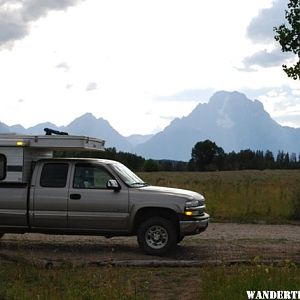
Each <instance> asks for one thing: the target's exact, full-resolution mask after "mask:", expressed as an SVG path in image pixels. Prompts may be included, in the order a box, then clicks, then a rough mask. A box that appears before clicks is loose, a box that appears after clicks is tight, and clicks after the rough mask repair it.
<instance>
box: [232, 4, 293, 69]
mask: <svg viewBox="0 0 300 300" xmlns="http://www.w3.org/2000/svg"><path fill="white" fill-rule="evenodd" d="M287 2H288V1H287V0H275V1H274V2H273V3H272V6H270V7H269V8H265V9H262V10H260V12H259V14H258V15H257V16H256V17H254V18H253V19H252V20H251V22H250V24H249V25H248V28H247V37H248V38H249V39H250V40H251V41H252V42H254V43H260V44H264V45H265V46H264V48H267V49H272V50H266V49H263V50H260V51H258V52H255V53H253V54H252V55H250V56H247V57H245V58H244V60H243V65H244V66H243V67H242V68H236V69H238V70H239V71H244V72H253V71H256V69H255V67H256V66H259V67H263V68H270V67H277V66H280V65H282V64H284V63H286V62H287V61H288V60H290V59H292V54H291V53H283V52H282V51H281V48H280V46H279V44H278V43H277V42H276V41H275V39H274V35H275V32H274V27H278V26H280V25H281V24H284V23H285V22H286V20H285V10H286V9H287Z"/></svg>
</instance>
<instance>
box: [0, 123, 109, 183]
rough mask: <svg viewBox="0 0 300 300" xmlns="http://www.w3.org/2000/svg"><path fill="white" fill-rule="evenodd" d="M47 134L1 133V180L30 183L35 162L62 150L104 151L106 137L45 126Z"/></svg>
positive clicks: (51, 156)
mask: <svg viewBox="0 0 300 300" xmlns="http://www.w3.org/2000/svg"><path fill="white" fill-rule="evenodd" d="M45 131H46V135H17V134H0V182H7V183H8V182H9V183H28V182H29V181H30V174H31V171H32V165H33V162H36V161H37V160H40V159H43V158H53V152H54V151H55V150H60V151H101V150H102V151H103V150H104V144H105V141H104V140H100V139H97V138H91V137H86V136H74V135H68V134H66V133H63V134H61V132H58V131H54V132H55V133H56V134H57V135H52V134H51V131H49V130H48V131H47V129H45Z"/></svg>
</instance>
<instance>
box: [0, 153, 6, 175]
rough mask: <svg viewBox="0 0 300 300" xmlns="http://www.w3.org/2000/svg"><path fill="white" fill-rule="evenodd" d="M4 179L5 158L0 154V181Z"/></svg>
mask: <svg viewBox="0 0 300 300" xmlns="http://www.w3.org/2000/svg"><path fill="white" fill-rule="evenodd" d="M5 177H6V156H5V155H3V154H0V180H3V179H5Z"/></svg>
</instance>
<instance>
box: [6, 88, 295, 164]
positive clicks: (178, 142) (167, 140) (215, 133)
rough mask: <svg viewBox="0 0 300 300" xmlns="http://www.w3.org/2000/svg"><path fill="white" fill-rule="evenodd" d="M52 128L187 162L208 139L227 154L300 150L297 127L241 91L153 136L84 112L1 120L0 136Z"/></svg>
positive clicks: (223, 93)
mask: <svg viewBox="0 0 300 300" xmlns="http://www.w3.org/2000/svg"><path fill="white" fill-rule="evenodd" d="M45 127H50V128H53V129H56V130H62V131H67V132H69V133H70V134H76V135H88V136H93V137H98V138H101V139H104V140H106V147H116V149H118V150H122V151H127V152H133V153H136V154H139V155H142V156H144V157H146V158H153V159H172V160H183V161H187V160H189V159H190V157H191V150H192V147H193V146H194V145H195V143H197V142H198V141H201V140H205V139H210V140H212V141H214V142H215V143H216V144H217V145H218V146H221V147H222V148H223V149H224V150H225V151H226V152H230V151H240V150H242V149H251V150H271V151H272V152H273V153H274V154H276V153H277V151H278V150H283V151H288V152H295V153H297V154H298V153H299V152H300V128H291V127H286V126H281V125H280V124H278V123H277V122H275V121H274V120H273V119H272V118H271V117H270V115H269V114H268V113H267V112H266V111H265V110H264V107H263V104H262V103H261V102H260V101H258V100H254V101H252V100H250V99H248V98H247V97H246V96H245V95H244V94H242V93H239V92H226V91H219V92H216V93H215V94H214V95H213V96H212V97H211V98H210V100H209V102H208V103H204V104H201V103H200V104H199V105H197V106H196V107H195V109H194V110H193V111H192V112H191V113H190V114H189V115H188V116H186V117H183V118H176V119H174V120H173V121H172V122H171V123H170V124H169V125H168V126H167V127H166V128H165V129H164V130H162V131H161V132H159V133H157V134H155V135H131V136H129V137H124V136H122V135H121V134H120V133H118V132H117V131H116V130H115V129H114V128H113V127H112V126H111V125H110V124H109V122H108V121H106V120H104V119H102V118H99V119H97V118H96V117H94V116H93V115H92V114H91V113H86V114H84V115H82V116H80V117H79V118H77V119H75V120H74V121H73V122H71V123H70V124H69V125H67V126H61V127H57V126H56V125H55V124H52V123H42V124H38V125H36V126H34V127H30V128H27V129H25V128H24V127H23V126H21V125H13V126H7V125H6V124H4V123H1V122H0V133H7V132H17V133H21V134H44V132H43V129H44V128H45Z"/></svg>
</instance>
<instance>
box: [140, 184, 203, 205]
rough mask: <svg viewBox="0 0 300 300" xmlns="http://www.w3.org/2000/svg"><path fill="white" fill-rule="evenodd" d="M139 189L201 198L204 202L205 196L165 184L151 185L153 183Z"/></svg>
mask: <svg viewBox="0 0 300 300" xmlns="http://www.w3.org/2000/svg"><path fill="white" fill-rule="evenodd" d="M139 189H140V190H143V191H147V192H150V193H157V194H163V195H171V196H175V197H176V196H177V197H180V198H185V199H189V200H200V201H203V202H204V197H203V196H202V195H201V194H199V193H196V192H193V191H189V190H183V189H175V188H169V187H163V186H151V185H150V186H145V187H141V188H139Z"/></svg>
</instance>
